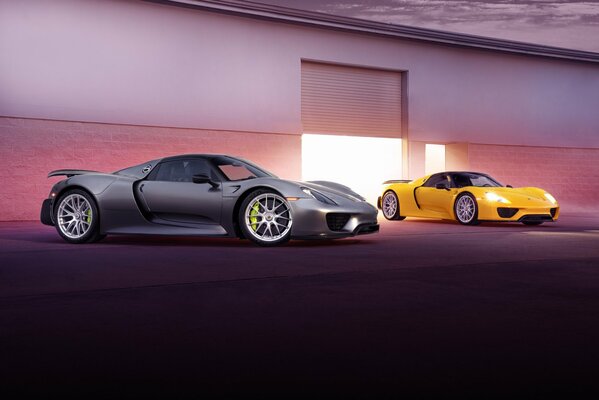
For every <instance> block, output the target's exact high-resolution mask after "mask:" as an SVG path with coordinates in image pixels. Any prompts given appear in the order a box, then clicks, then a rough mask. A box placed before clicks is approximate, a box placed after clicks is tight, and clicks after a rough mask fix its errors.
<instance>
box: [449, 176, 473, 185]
mask: <svg viewBox="0 0 599 400" xmlns="http://www.w3.org/2000/svg"><path fill="white" fill-rule="evenodd" d="M452 179H453V184H454V186H455V187H456V188H463V187H467V186H472V182H471V181H470V178H469V177H468V176H467V175H464V174H454V175H453V176H452Z"/></svg>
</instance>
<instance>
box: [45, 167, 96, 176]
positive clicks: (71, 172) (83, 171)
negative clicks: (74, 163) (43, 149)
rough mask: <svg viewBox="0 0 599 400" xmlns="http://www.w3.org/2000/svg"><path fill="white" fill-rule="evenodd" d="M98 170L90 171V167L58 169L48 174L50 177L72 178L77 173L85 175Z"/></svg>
mask: <svg viewBox="0 0 599 400" xmlns="http://www.w3.org/2000/svg"><path fill="white" fill-rule="evenodd" d="M95 173H98V171H90V170H88V169H57V170H56V171H52V172H50V173H49V174H48V178H50V177H53V176H66V177H67V178H70V177H71V176H75V175H85V174H95Z"/></svg>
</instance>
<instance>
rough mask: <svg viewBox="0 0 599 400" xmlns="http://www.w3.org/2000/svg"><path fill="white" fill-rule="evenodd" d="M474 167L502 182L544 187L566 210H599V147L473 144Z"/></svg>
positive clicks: (472, 167)
mask: <svg viewBox="0 0 599 400" xmlns="http://www.w3.org/2000/svg"><path fill="white" fill-rule="evenodd" d="M468 154H469V162H470V169H471V170H474V171H479V172H486V173H489V174H491V175H492V176H494V177H495V178H497V179H498V180H499V181H500V182H501V183H503V184H504V185H505V184H509V185H512V186H514V187H516V186H535V187H540V188H543V189H545V190H547V191H548V192H550V193H551V194H553V196H555V197H556V198H557V200H558V201H559V202H560V205H561V206H562V211H567V210H570V211H584V210H596V211H597V210H599V202H597V199H599V149H572V148H555V147H553V148H552V147H523V146H493V145H480V144H470V146H469V152H468Z"/></svg>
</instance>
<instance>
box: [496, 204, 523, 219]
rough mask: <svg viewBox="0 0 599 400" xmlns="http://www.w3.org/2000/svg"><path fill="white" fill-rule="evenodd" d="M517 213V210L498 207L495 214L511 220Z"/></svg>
mask: <svg viewBox="0 0 599 400" xmlns="http://www.w3.org/2000/svg"><path fill="white" fill-rule="evenodd" d="M517 212H518V209H517V208H508V207H498V208H497V214H499V216H500V217H501V218H512V217H513V216H514V215H516V213H517Z"/></svg>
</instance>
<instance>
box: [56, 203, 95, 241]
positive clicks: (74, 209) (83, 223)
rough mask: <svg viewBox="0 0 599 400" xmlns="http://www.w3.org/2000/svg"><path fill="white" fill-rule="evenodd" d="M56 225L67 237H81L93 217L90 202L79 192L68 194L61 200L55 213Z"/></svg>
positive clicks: (89, 225) (86, 230)
mask: <svg viewBox="0 0 599 400" xmlns="http://www.w3.org/2000/svg"><path fill="white" fill-rule="evenodd" d="M56 217H57V220H58V221H57V222H58V227H59V228H60V231H61V232H62V233H63V234H64V235H65V236H66V237H68V238H71V239H79V238H81V237H83V235H85V234H86V233H87V232H88V231H89V228H90V227H91V225H92V221H93V218H94V215H93V211H92V207H91V204H89V201H88V200H87V199H86V198H85V197H83V196H82V195H80V194H70V195H68V196H66V197H65V198H64V199H62V200H61V202H60V204H59V205H58V212H57V213H56Z"/></svg>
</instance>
